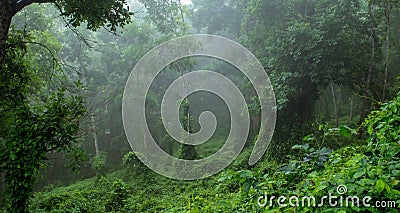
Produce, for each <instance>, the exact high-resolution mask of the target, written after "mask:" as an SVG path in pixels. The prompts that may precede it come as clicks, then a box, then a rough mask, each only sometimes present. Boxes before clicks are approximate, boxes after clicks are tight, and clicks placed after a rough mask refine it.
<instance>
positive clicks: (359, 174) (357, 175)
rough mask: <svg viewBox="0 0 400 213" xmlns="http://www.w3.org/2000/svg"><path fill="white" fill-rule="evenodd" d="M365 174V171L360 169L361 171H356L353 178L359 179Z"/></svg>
mask: <svg viewBox="0 0 400 213" xmlns="http://www.w3.org/2000/svg"><path fill="white" fill-rule="evenodd" d="M363 175H365V171H359V172H356V173H355V174H354V175H353V178H354V179H358V178H360V177H362V176H363Z"/></svg>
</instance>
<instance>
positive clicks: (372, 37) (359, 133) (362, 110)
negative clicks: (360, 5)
mask: <svg viewBox="0 0 400 213" xmlns="http://www.w3.org/2000/svg"><path fill="white" fill-rule="evenodd" d="M368 13H369V16H370V32H371V35H370V37H371V45H372V52H371V57H370V59H369V69H368V74H367V82H366V84H365V91H364V102H363V105H362V108H361V115H360V122H359V124H360V125H361V124H362V123H363V122H364V119H365V114H366V110H367V105H368V94H369V88H370V86H371V79H372V71H373V68H374V61H375V30H374V28H375V25H374V17H373V14H372V3H371V1H369V3H368ZM362 136H363V128H360V130H359V131H358V137H359V138H362Z"/></svg>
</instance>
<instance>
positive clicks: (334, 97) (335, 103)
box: [331, 83, 339, 127]
mask: <svg viewBox="0 0 400 213" xmlns="http://www.w3.org/2000/svg"><path fill="white" fill-rule="evenodd" d="M331 91H332V100H333V107H334V109H335V110H334V111H335V127H338V126H339V112H338V111H339V110H338V106H337V102H336V95H335V88H334V86H333V83H331Z"/></svg>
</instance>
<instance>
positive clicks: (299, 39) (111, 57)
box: [0, 0, 400, 212]
mask: <svg viewBox="0 0 400 213" xmlns="http://www.w3.org/2000/svg"><path fill="white" fill-rule="evenodd" d="M39 3H40V4H39ZM41 3H47V4H41ZM194 33H211V34H215V35H220V36H224V37H227V38H230V39H233V40H235V41H237V42H239V43H240V44H242V45H243V46H245V47H246V48H248V49H249V50H251V52H252V53H253V54H254V55H255V56H256V57H257V58H258V59H259V60H260V62H261V63H262V65H263V67H264V68H265V71H266V72H267V74H268V75H269V77H270V79H271V82H272V84H273V87H274V91H275V93H276V98H277V110H278V117H277V126H276V130H275V132H274V137H273V140H272V142H271V144H270V146H269V149H268V150H267V153H266V154H265V156H264V157H263V158H262V159H261V161H260V162H259V163H258V164H256V165H254V166H249V165H248V160H249V156H250V153H251V151H252V148H253V147H252V146H253V145H254V142H255V141H256V139H257V137H258V133H259V131H263V129H260V121H261V113H260V111H261V104H260V99H259V97H257V94H256V92H255V90H254V87H253V86H252V85H251V83H250V81H249V80H248V79H247V77H246V76H245V75H244V74H243V73H241V72H240V71H239V70H238V69H237V68H236V67H234V66H233V65H231V64H229V63H228V62H226V61H223V60H220V59H213V58H209V57H205V56H204V57H203V56H196V57H191V58H183V59H179V60H177V61H175V62H173V63H171V64H169V65H168V66H166V67H165V68H164V69H163V70H162V71H161V72H160V74H159V75H158V76H157V77H156V79H155V80H154V82H153V84H152V85H151V87H150V91H149V93H148V95H147V98H146V112H145V113H146V118H147V120H146V122H147V124H148V126H149V129H150V132H151V133H152V136H153V137H154V139H155V140H156V141H157V143H158V145H159V146H160V147H161V148H162V149H163V150H164V151H165V152H167V153H168V154H170V155H173V156H175V157H179V158H182V159H187V160H191V159H201V158H205V157H207V156H210V155H212V154H213V153H215V152H216V151H218V150H219V149H220V148H221V147H222V146H223V144H224V142H225V140H226V138H227V135H228V133H229V130H230V127H231V125H230V114H229V110H228V109H227V107H226V106H225V104H224V101H223V100H222V99H221V98H220V97H218V96H217V95H214V94H210V93H207V92H197V93H194V94H190V95H189V96H187V97H186V98H185V100H184V101H183V102H182V103H180V118H179V121H180V122H181V124H182V126H183V128H184V129H185V130H186V131H187V132H190V133H194V132H197V131H198V130H199V129H200V124H199V122H198V118H199V115H200V114H201V113H202V112H204V111H211V112H213V113H214V114H215V115H216V118H217V121H218V126H217V129H216V131H215V134H214V135H213V137H212V138H211V139H210V140H209V141H207V142H206V143H204V144H201V145H198V146H191V145H186V144H181V143H179V141H175V140H174V139H173V138H172V137H171V136H170V135H169V134H168V132H167V131H166V129H165V128H164V126H163V125H164V123H163V120H162V119H161V107H162V103H163V102H162V99H163V96H164V94H165V91H166V89H167V88H168V87H169V85H171V83H172V82H174V81H175V80H176V79H177V78H179V77H182V76H183V75H184V74H186V73H189V72H190V71H193V70H212V71H215V72H218V73H220V74H222V75H224V76H226V77H227V78H228V79H229V80H231V81H232V82H233V83H234V84H235V85H236V86H237V87H238V88H239V89H240V91H241V92H242V94H244V96H245V100H246V102H247V107H248V108H249V111H250V118H251V122H250V130H249V132H250V134H249V136H248V138H247V143H246V145H245V149H244V150H243V152H242V153H241V154H240V155H239V157H238V158H237V159H236V160H235V161H234V162H233V163H232V164H231V165H230V166H229V167H228V168H227V169H225V170H224V171H222V172H221V173H219V174H218V175H216V176H213V177H210V178H207V179H204V180H197V181H175V180H171V179H167V178H165V177H161V176H159V175H158V174H156V173H154V172H152V171H151V170H149V169H148V168H147V167H146V166H145V165H144V164H143V163H142V162H141V161H140V160H139V158H138V157H137V156H136V155H135V153H134V152H132V150H131V148H130V146H129V143H128V141H127V140H126V137H125V134H124V127H123V122H122V116H121V102H122V96H123V91H124V86H125V83H126V80H127V78H128V76H129V75H130V73H131V70H132V68H133V67H134V66H135V65H136V64H137V63H138V61H139V60H140V59H141V58H142V56H144V55H145V54H146V53H147V52H148V51H149V50H151V49H152V48H153V47H155V46H157V45H159V44H161V43H162V42H164V41H167V40H169V39H171V38H174V37H177V36H184V35H188V34H194ZM171 51H173V50H171ZM399 62H400V1H399V0H381V1H378V0H351V1H350V0H284V1H282V0H279V1H278V0H247V1H240V0H192V1H191V3H188V2H187V1H184V0H139V1H133V0H132V1H126V0H115V1H114V0H104V1H96V2H95V3H94V2H93V1H88V0H84V1H76V0H20V1H17V0H8V1H1V2H0V68H1V69H0V70H1V71H0V72H1V73H0V117H1V118H2V122H0V128H1V130H2V131H1V132H0V150H1V151H0V194H1V196H0V209H1V210H3V209H4V211H5V212H397V211H398V210H399V205H400V186H399V183H400V179H399V176H400V166H399V165H400V162H399V157H400V154H399V152H400V94H399V93H398V90H399V76H400V66H399V65H400V63H399ZM189 83H190V82H189ZM185 86H187V85H185ZM186 89H187V88H186ZM182 134H186V132H183V133H182ZM185 140H190V138H187V139H185ZM3 195H4V196H3ZM281 196H284V197H283V198H282V197H281ZM291 196H294V198H292V199H290V198H289V197H291ZM326 196H328V197H326ZM332 196H336V198H337V200H336V201H338V202H337V203H336V205H333V204H332V203H329V201H331V200H329V198H330V197H332ZM356 198H359V199H360V200H357V199H356ZM365 198H366V199H367V200H368V204H370V205H365V203H363V201H365V200H363V199H365ZM303 199H305V200H303ZM314 199H315V200H314ZM312 201H313V202H312ZM322 201H325V202H324V205H319V204H320V203H321V202H322ZM296 202H298V203H299V205H293V203H296ZM304 202H307V203H306V204H308V205H304V204H303V203H304ZM282 204H283V205H282ZM285 204H286V205H285ZM383 204H384V205H383ZM378 205H380V206H378Z"/></svg>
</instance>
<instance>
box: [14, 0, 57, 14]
mask: <svg viewBox="0 0 400 213" xmlns="http://www.w3.org/2000/svg"><path fill="white" fill-rule="evenodd" d="M55 2H56V0H19V1H17V0H14V1H13V4H12V16H14V15H15V14H17V13H18V12H19V11H21V10H22V9H24V8H25V7H26V6H29V5H31V4H33V3H55Z"/></svg>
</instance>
